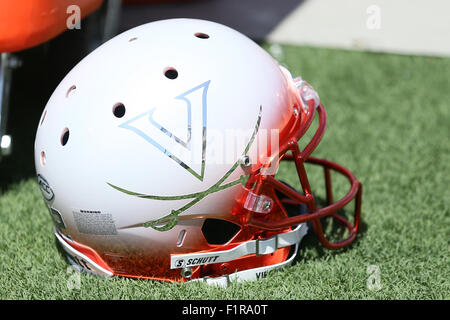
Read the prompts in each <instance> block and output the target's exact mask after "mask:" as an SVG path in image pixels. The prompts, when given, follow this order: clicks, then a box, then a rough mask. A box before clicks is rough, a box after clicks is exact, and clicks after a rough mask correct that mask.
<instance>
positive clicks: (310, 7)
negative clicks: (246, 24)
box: [267, 0, 450, 56]
mask: <svg viewBox="0 0 450 320" xmlns="http://www.w3.org/2000/svg"><path fill="white" fill-rule="evenodd" d="M372 5H376V6H378V7H379V8H380V17H381V20H380V21H381V24H380V29H372V30H371V29H369V28H368V27H367V20H368V19H369V17H370V14H368V13H367V8H368V7H369V6H372ZM449 14H450V1H448V0H427V1H424V0H314V1H312V0H307V1H305V2H304V3H303V4H300V5H299V6H298V7H297V8H296V10H294V11H293V12H292V13H291V14H290V15H289V16H288V17H287V18H286V19H285V20H283V21H282V22H281V23H280V24H279V25H278V26H277V27H276V28H275V29H274V30H273V31H272V32H271V33H270V34H269V35H268V36H267V40H268V41H269V42H278V43H286V44H294V45H310V46H319V47H329V48H341V49H356V50H369V51H381V52H391V53H401V54H419V55H437V56H450V18H449Z"/></svg>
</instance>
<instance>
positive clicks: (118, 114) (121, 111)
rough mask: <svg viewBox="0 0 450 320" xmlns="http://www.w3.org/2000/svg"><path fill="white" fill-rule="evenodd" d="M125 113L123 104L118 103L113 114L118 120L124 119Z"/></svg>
mask: <svg viewBox="0 0 450 320" xmlns="http://www.w3.org/2000/svg"><path fill="white" fill-rule="evenodd" d="M125 111H126V109H125V106H124V105H123V103H120V102H119V103H116V104H115V105H114V107H113V114H114V116H115V117H116V118H122V117H123V116H124V115H125Z"/></svg>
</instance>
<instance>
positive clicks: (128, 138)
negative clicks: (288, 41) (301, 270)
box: [35, 19, 362, 285]
mask: <svg viewBox="0 0 450 320" xmlns="http://www.w3.org/2000/svg"><path fill="white" fill-rule="evenodd" d="M316 115H318V118H319V121H318V129H317V131H316V132H315V133H314V135H313V137H312V140H311V141H310V142H309V143H308V144H307V145H306V147H305V148H304V149H303V150H301V149H300V148H299V145H298V140H299V139H301V138H302V137H303V136H304V134H305V133H306V131H307V130H308V128H309V127H310V125H311V123H312V121H313V119H314V117H315V116H316ZM325 125H326V113H325V110H324V107H323V106H322V105H321V104H320V101H319V96H318V94H317V93H316V92H315V91H314V89H313V88H312V87H311V86H310V85H309V84H308V83H307V82H305V81H303V80H302V79H301V78H293V77H292V75H291V74H290V73H289V71H287V70H286V69H285V68H284V67H282V66H280V65H279V64H278V63H277V62H276V61H275V60H274V59H273V58H272V57H271V56H270V55H269V54H268V53H267V52H266V51H264V50H263V49H262V48H261V47H259V46H258V45H257V44H256V43H254V42H253V41H251V40H250V39H249V38H247V37H246V36H244V35H242V34H240V33H239V32H237V31H234V30H232V29H230V28H228V27H226V26H223V25H220V24H217V23H214V22H209V21H203V20H196V19H170V20H163V21H157V22H152V23H148V24H145V25H142V26H139V27H136V28H134V29H131V30H129V31H126V32H124V33H122V34H120V35H118V36H116V37H115V38H113V39H111V40H110V41H108V42H106V43H104V44H103V45H102V46H100V47H99V48H97V49H96V50H95V51H93V52H92V53H91V54H89V55H88V56H87V57H86V58H84V59H83V60H82V61H81V62H80V63H79V64H78V65H77V66H76V67H75V68H74V69H73V70H71V71H70V72H69V74H68V75H67V76H66V77H65V78H64V79H63V80H62V82H61V83H60V84H59V86H58V87H57V88H56V90H55V92H54V93H53V95H52V96H51V98H50V100H49V101H48V104H47V105H46V107H45V109H44V110H43V114H42V117H41V119H40V122H39V125H38V129H37V134H36V140H35V165H36V171H37V178H38V183H39V186H40V189H41V191H42V195H43V197H44V200H45V203H46V206H47V207H48V210H49V212H50V215H51V217H52V218H53V221H54V233H55V236H56V238H57V239H58V241H59V243H60V244H61V245H62V247H63V248H64V250H65V251H66V252H67V255H68V258H69V260H70V261H71V262H72V263H76V264H78V265H80V266H82V267H83V268H84V269H85V270H87V271H89V272H92V273H95V274H99V275H105V276H112V275H119V276H126V277H136V278H149V279H157V280H169V281H187V280H199V279H201V280H203V281H206V282H208V283H216V284H219V285H226V284H227V283H228V282H229V281H232V280H235V279H236V280H251V279H257V278H260V277H264V276H265V275H266V274H267V272H268V271H270V270H272V269H276V268H279V267H283V266H286V265H288V264H290V263H292V261H293V259H294V258H295V256H296V253H297V250H298V247H299V243H300V241H301V240H302V238H303V236H304V235H305V234H306V232H307V229H308V225H309V226H313V228H314V230H315V233H316V234H317V236H318V238H319V240H320V241H321V242H322V243H323V245H324V246H325V247H327V248H331V249H337V248H341V247H344V246H346V245H348V244H350V243H351V242H352V241H353V240H354V239H355V237H356V234H357V232H358V226H359V217H360V210H361V209H360V208H361V192H362V189H361V184H360V182H358V181H357V179H356V178H355V176H354V175H353V174H352V173H351V172H350V171H348V170H347V169H345V168H343V167H341V166H340V165H337V164H335V163H333V162H330V161H327V160H322V159H317V158H313V157H311V156H310V154H311V152H312V151H313V150H314V149H315V147H316V146H317V144H318V143H319V141H320V140H321V138H322V136H323V134H324V131H325ZM280 161H286V162H291V163H292V165H293V167H295V169H296V174H297V175H298V177H299V181H300V184H301V187H302V190H300V191H297V190H295V189H294V188H292V187H290V186H289V185H287V184H285V183H283V182H281V181H279V180H277V179H276V172H277V168H278V165H279V163H280ZM305 163H311V164H314V165H318V166H321V167H323V169H324V172H325V185H326V192H327V193H326V194H327V201H328V205H326V206H325V207H321V208H319V207H318V205H317V199H316V198H315V196H314V195H313V193H312V191H311V187H310V183H309V180H308V177H307V174H306V170H305V166H304V164H305ZM331 171H336V172H338V173H340V174H342V175H344V176H345V177H346V178H348V180H349V182H350V190H349V191H348V193H347V194H346V195H345V197H343V198H342V199H340V200H338V201H334V199H333V194H332V187H331V174H330V172H331ZM352 200H354V203H355V217H354V223H353V224H352V223H350V222H349V221H347V220H346V219H345V218H344V217H343V216H341V215H338V214H337V213H336V212H337V210H339V209H341V208H343V207H344V206H345V205H347V204H348V203H349V202H350V201H352ZM329 216H331V217H333V218H335V219H336V220H337V221H338V222H340V223H343V224H344V226H345V227H347V228H348V230H349V236H348V238H346V239H345V240H343V241H341V242H337V243H332V242H330V241H329V240H327V238H326V237H325V236H324V233H323V230H322V225H321V222H320V219H321V218H324V217H329ZM307 222H310V223H307Z"/></svg>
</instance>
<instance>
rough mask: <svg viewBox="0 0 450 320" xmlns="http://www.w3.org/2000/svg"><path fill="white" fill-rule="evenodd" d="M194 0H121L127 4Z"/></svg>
mask: <svg viewBox="0 0 450 320" xmlns="http://www.w3.org/2000/svg"><path fill="white" fill-rule="evenodd" d="M193 1H195V0H123V2H124V3H129V4H145V3H164V2H178V3H181V2H193Z"/></svg>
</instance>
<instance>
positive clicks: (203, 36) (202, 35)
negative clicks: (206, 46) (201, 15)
mask: <svg viewBox="0 0 450 320" xmlns="http://www.w3.org/2000/svg"><path fill="white" fill-rule="evenodd" d="M195 36H196V37H197V38H199V39H209V35H207V34H206V33H203V32H197V33H196V34H195Z"/></svg>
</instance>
